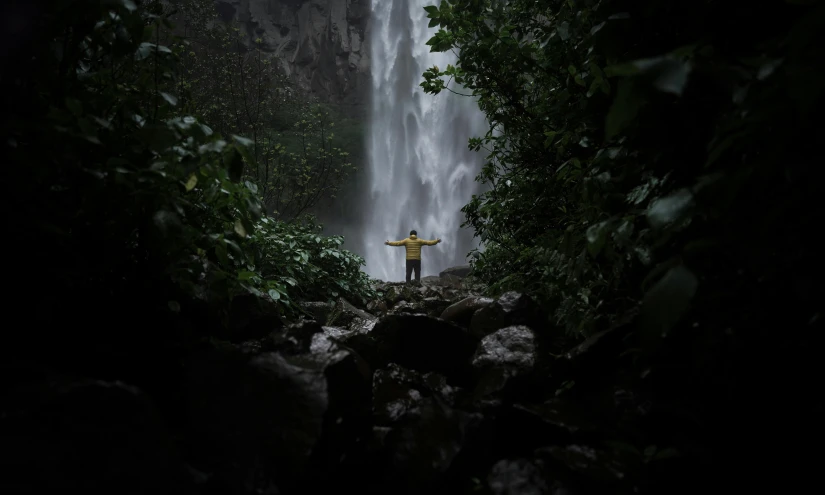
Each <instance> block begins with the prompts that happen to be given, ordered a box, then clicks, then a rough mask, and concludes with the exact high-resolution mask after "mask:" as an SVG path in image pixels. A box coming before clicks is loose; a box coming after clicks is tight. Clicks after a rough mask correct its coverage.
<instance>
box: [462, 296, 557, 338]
mask: <svg viewBox="0 0 825 495" xmlns="http://www.w3.org/2000/svg"><path fill="white" fill-rule="evenodd" d="M543 316H544V315H543V314H542V311H541V308H539V306H538V304H537V303H536V302H535V301H534V300H533V299H532V298H531V297H530V296H528V295H527V294H521V293H519V292H505V293H504V294H502V295H501V296H500V297H499V298H498V299H497V300H496V301H495V302H494V303H493V304H490V305H489V306H485V307H482V308H480V309H479V310H478V311H476V312H475V313H473V316H472V318H471V319H470V333H472V334H473V335H474V336H475V337H476V338H478V339H482V338H484V337H485V336H486V335H489V334H491V333H493V332H495V331H496V330H499V329H501V328H504V327H509V326H513V325H526V326H528V327H531V328H534V329H539V328H543V327H544V326H545V325H544V323H545V321H544V318H543Z"/></svg>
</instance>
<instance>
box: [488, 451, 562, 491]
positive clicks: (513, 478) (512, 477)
mask: <svg viewBox="0 0 825 495" xmlns="http://www.w3.org/2000/svg"><path fill="white" fill-rule="evenodd" d="M487 483H488V485H489V486H490V491H491V492H493V494H494V495H545V494H547V493H549V491H548V488H547V482H546V481H545V479H544V476H543V473H542V472H541V470H540V468H539V467H537V466H536V464H534V463H533V462H530V461H529V460H527V459H515V460H508V459H504V460H501V461H499V462H497V463H496V464H495V465H494V466H493V469H492V470H491V471H490V475H489V476H488V477H487Z"/></svg>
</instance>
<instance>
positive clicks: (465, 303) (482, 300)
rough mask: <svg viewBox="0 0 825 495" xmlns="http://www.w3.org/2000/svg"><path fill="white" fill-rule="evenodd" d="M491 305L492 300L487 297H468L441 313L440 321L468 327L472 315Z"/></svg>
mask: <svg viewBox="0 0 825 495" xmlns="http://www.w3.org/2000/svg"><path fill="white" fill-rule="evenodd" d="M491 304H493V300H492V299H490V298H489V297H480V296H470V297H467V298H464V299H462V300H461V301H459V302H457V303H455V304H453V305H451V306H449V307H447V308H446V309H445V310H444V311H443V312H442V313H441V319H442V320H446V321H452V322H454V323H457V324H459V325H461V326H464V327H469V326H470V320H471V319H472V317H473V313H475V312H476V311H478V310H479V309H481V308H484V307H487V306H489V305H491Z"/></svg>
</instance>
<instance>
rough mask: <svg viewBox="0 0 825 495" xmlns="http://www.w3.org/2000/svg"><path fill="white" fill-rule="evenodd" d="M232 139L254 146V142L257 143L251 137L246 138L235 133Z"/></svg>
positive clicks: (243, 144)
mask: <svg viewBox="0 0 825 495" xmlns="http://www.w3.org/2000/svg"><path fill="white" fill-rule="evenodd" d="M232 139H233V140H234V141H235V142H236V143H238V144H240V145H241V146H252V145H253V144H255V143H254V142H253V141H252V140H251V139H249V138H245V137H243V136H237V135H235V134H233V135H232Z"/></svg>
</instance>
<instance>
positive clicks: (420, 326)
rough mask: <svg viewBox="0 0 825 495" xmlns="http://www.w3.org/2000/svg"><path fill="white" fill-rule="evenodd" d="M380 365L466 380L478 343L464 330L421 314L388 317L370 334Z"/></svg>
mask: <svg viewBox="0 0 825 495" xmlns="http://www.w3.org/2000/svg"><path fill="white" fill-rule="evenodd" d="M370 336H371V337H372V339H373V340H374V341H375V343H376V351H377V357H378V359H379V361H380V362H379V363H377V364H379V365H383V364H386V363H397V364H400V365H401V366H404V367H406V368H410V369H413V370H416V371H421V372H425V373H426V372H429V371H435V372H438V373H441V374H443V375H445V376H447V377H448V378H450V379H456V380H459V381H461V380H462V379H464V378H467V372H468V371H469V363H470V359H471V358H472V356H473V353H474V352H475V348H476V345H477V344H478V341H477V340H476V339H475V338H473V337H472V336H471V335H470V334H469V333H468V332H467V330H466V329H464V328H461V327H460V326H458V325H455V324H453V323H450V322H447V321H444V320H440V319H438V318H432V317H429V316H424V315H406V314H397V315H389V316H386V317H385V318H383V319H381V320H380V321H379V322H378V323H377V324H376V325H375V328H374V329H373V330H372V332H371V333H370Z"/></svg>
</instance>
